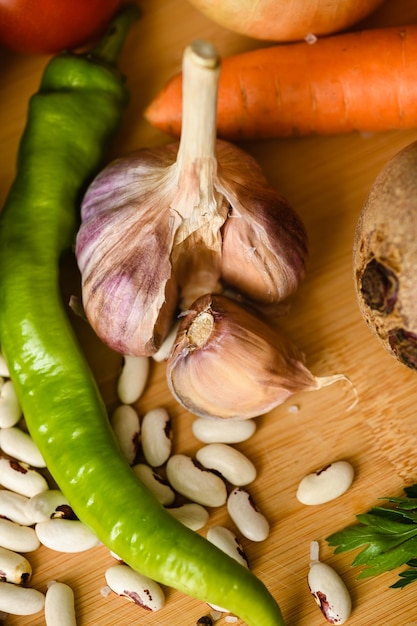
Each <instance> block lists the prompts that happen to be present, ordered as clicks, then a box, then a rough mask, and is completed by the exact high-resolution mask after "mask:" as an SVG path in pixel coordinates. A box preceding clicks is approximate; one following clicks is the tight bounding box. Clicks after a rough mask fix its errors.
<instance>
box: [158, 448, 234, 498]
mask: <svg viewBox="0 0 417 626" xmlns="http://www.w3.org/2000/svg"><path fill="white" fill-rule="evenodd" d="M166 471H167V477H168V480H169V482H170V484H171V485H172V487H173V489H175V491H177V492H178V493H180V494H181V495H183V496H185V497H186V498H188V499H189V500H191V501H192V502H196V503H197V504H201V505H202V506H210V507H211V506H212V507H217V506H222V505H223V504H224V503H225V502H226V499H227V490H226V485H225V483H224V481H223V480H222V479H221V478H220V476H218V475H217V474H214V473H213V472H211V471H209V470H206V469H204V468H200V467H199V466H198V465H197V464H196V463H195V462H194V461H193V459H192V458H191V457H189V456H187V455H185V454H174V455H173V456H171V457H170V458H169V459H168V463H167V466H166Z"/></svg>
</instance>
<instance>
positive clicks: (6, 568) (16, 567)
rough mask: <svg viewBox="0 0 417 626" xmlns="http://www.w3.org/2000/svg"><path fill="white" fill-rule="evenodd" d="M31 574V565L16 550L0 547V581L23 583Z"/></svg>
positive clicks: (28, 579) (15, 583)
mask: <svg viewBox="0 0 417 626" xmlns="http://www.w3.org/2000/svg"><path fill="white" fill-rule="evenodd" d="M31 576H32V566H31V564H30V563H29V561H28V560H27V559H26V558H25V557H24V556H23V555H22V554H19V553H18V552H15V551H14V550H8V549H7V548H2V547H0V581H1V582H7V583H13V584H14V585H25V584H26V583H28V582H29V581H30V578H31Z"/></svg>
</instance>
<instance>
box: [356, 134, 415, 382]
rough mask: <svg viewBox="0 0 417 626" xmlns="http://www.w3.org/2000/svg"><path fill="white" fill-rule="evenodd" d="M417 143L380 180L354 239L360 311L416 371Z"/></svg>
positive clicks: (391, 350)
mask: <svg viewBox="0 0 417 626" xmlns="http://www.w3.org/2000/svg"><path fill="white" fill-rule="evenodd" d="M416 174H417V142H414V143H412V144H411V145H409V146H407V147H406V148H404V149H403V150H401V151H400V152H398V153H397V154H396V155H395V156H394V157H393V158H392V159H391V160H390V161H388V163H387V164H386V165H385V167H384V168H383V169H382V170H381V172H380V173H379V175H378V176H377V178H376V180H375V182H374V184H373V186H372V188H371V190H370V193H369V196H368V198H367V200H366V202H365V204H364V206H363V208H362V212H361V214H360V217H359V220H358V223H357V226H356V231H355V239H354V247H353V271H354V283H355V289H356V295H357V300H358V305H359V309H360V312H361V314H362V316H363V318H364V319H365V321H366V323H367V324H368V326H369V328H370V329H371V331H372V332H373V333H374V335H375V336H376V337H377V338H378V340H379V341H380V342H381V344H382V345H383V346H384V348H385V349H386V350H387V351H388V352H389V353H390V354H391V355H392V356H394V357H395V358H396V359H397V360H398V361H399V362H400V363H402V364H403V365H406V366H407V367H409V368H410V369H412V370H416V369H417V276H416V267H417V245H416V241H417V175H416Z"/></svg>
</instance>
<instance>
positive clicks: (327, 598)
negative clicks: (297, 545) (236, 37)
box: [308, 542, 352, 624]
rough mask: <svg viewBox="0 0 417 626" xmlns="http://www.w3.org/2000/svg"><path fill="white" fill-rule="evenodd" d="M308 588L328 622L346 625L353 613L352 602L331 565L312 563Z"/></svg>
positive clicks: (315, 561) (316, 561)
mask: <svg viewBox="0 0 417 626" xmlns="http://www.w3.org/2000/svg"><path fill="white" fill-rule="evenodd" d="M313 543H316V542H313ZM308 586H309V589H310V592H311V594H312V595H313V597H314V599H315V601H316V602H317V604H318V606H319V608H320V610H321V612H322V613H323V615H324V617H325V618H326V620H327V621H328V622H330V623H331V624H344V623H345V622H346V621H347V619H348V618H349V616H350V614H351V611H352V600H351V597H350V594H349V591H348V589H347V587H346V585H345V583H344V582H343V580H342V578H341V577H340V576H339V574H338V573H337V572H336V571H335V570H334V569H333V568H332V567H330V565H327V564H326V563H322V562H321V561H319V560H313V561H311V562H310V570H309V572H308Z"/></svg>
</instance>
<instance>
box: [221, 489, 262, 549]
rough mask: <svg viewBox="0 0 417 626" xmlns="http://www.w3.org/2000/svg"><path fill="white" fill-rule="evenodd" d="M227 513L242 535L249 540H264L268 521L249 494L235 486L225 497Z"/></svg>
mask: <svg viewBox="0 0 417 626" xmlns="http://www.w3.org/2000/svg"><path fill="white" fill-rule="evenodd" d="M227 510H228V513H229V515H230V517H231V519H232V520H233V522H234V523H235V524H236V526H237V528H238V529H239V530H240V532H241V533H242V535H243V536H244V537H246V538H247V539H250V540H251V541H264V540H265V539H266V538H267V537H268V535H269V523H268V520H267V519H266V517H265V516H264V515H263V514H262V513H261V511H260V510H259V509H258V507H257V506H256V504H255V502H254V501H253V499H252V497H251V496H250V494H249V493H248V492H247V491H245V490H243V489H240V488H239V487H237V488H236V489H234V490H233V491H232V492H231V493H230V495H229V497H228V499H227Z"/></svg>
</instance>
